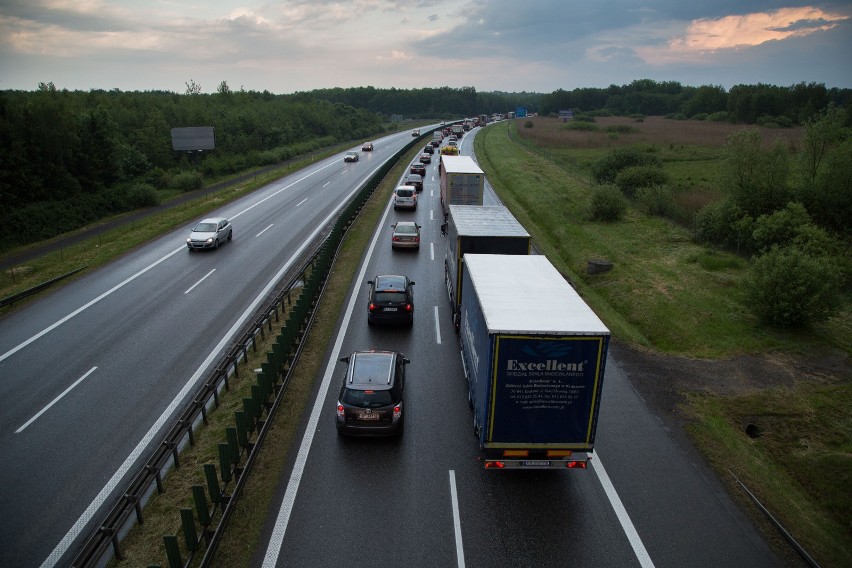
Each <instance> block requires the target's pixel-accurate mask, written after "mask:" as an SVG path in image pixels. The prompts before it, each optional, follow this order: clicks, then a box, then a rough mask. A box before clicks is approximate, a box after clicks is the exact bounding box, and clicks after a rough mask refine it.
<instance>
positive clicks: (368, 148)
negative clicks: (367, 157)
mask: <svg viewBox="0 0 852 568" xmlns="http://www.w3.org/2000/svg"><path fill="white" fill-rule="evenodd" d="M361 151H362V152H372V151H373V143H372V142H364V143H363V144H361Z"/></svg>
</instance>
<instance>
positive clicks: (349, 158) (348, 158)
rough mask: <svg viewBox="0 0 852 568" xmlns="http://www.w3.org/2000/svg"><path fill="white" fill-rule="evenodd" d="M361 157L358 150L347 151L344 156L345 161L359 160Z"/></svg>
mask: <svg viewBox="0 0 852 568" xmlns="http://www.w3.org/2000/svg"><path fill="white" fill-rule="evenodd" d="M360 159H361V157H360V156H359V155H358V152H346V155H344V156H343V161H344V162H357V161H358V160H360Z"/></svg>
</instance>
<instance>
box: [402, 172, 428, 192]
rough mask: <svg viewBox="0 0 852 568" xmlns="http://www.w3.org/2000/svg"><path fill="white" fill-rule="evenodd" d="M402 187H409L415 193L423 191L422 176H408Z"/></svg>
mask: <svg viewBox="0 0 852 568" xmlns="http://www.w3.org/2000/svg"><path fill="white" fill-rule="evenodd" d="M403 185H410V186H412V187H413V188H414V189H416V190H417V191H423V176H421V175H420V174H408V175H407V176H405V181H404V182H403Z"/></svg>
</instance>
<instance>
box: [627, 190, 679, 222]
mask: <svg viewBox="0 0 852 568" xmlns="http://www.w3.org/2000/svg"><path fill="white" fill-rule="evenodd" d="M622 191H623V190H622ZM636 197H637V199H638V201H639V203H641V204H642V205H643V206H644V207H645V209H646V210H647V211H648V213H650V214H651V215H657V216H660V217H668V218H670V219H676V218H678V217H682V216H683V215H680V214H679V213H680V212H679V211H678V210H677V205H676V204H675V202H674V199H673V198H674V189H673V188H672V187H671V186H669V185H662V184H661V185H651V186H645V187H640V188H639V189H638V190H637V192H636Z"/></svg>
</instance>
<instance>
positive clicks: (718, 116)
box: [705, 110, 729, 122]
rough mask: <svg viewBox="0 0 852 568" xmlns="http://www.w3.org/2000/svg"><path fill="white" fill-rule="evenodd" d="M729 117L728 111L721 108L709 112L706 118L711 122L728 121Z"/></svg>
mask: <svg viewBox="0 0 852 568" xmlns="http://www.w3.org/2000/svg"><path fill="white" fill-rule="evenodd" d="M728 118H729V117H728V111H726V110H720V111H718V112H714V113H712V114H708V115H707V118H706V119H705V120H709V121H711V122H727V121H728Z"/></svg>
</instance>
